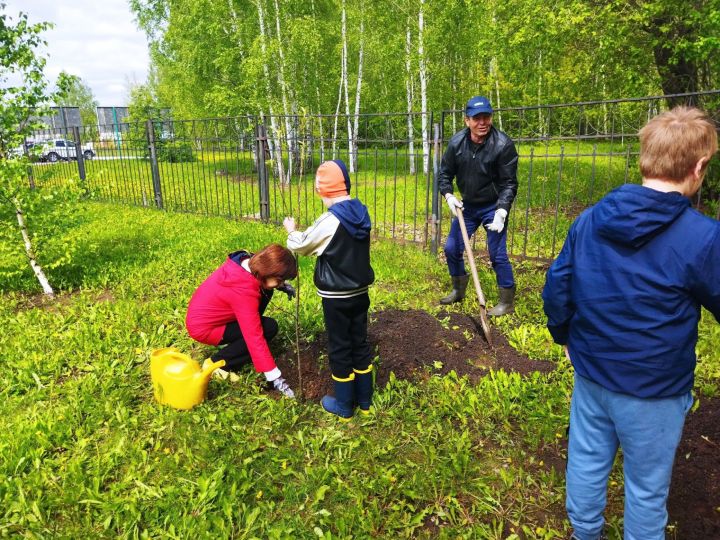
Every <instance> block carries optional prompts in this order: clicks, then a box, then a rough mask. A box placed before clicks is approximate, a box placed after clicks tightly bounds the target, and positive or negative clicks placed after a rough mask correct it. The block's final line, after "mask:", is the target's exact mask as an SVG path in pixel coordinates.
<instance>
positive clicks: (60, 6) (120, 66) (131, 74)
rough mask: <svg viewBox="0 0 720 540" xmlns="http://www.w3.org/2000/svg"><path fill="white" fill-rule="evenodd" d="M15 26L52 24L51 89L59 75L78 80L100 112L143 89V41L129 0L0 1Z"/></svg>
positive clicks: (49, 48) (49, 53)
mask: <svg viewBox="0 0 720 540" xmlns="http://www.w3.org/2000/svg"><path fill="white" fill-rule="evenodd" d="M0 2H4V3H5V4H6V7H5V10H4V11H5V13H6V14H7V15H8V16H9V17H11V18H12V19H13V20H14V21H16V20H17V18H16V17H17V14H18V13H19V12H20V11H23V12H25V13H27V14H28V17H29V19H30V22H33V23H37V22H42V21H47V22H52V23H54V25H55V27H54V28H53V29H51V30H48V31H47V32H44V33H43V38H44V39H45V41H47V44H48V46H47V48H46V49H45V51H44V52H45V53H46V54H45V56H46V58H47V64H46V66H45V74H46V76H47V78H48V80H49V81H51V83H52V84H51V86H54V82H55V81H56V80H57V76H58V74H59V73H60V72H61V71H63V70H64V71H66V72H67V73H70V74H72V75H77V76H78V77H80V78H81V79H82V80H83V82H84V83H85V84H87V85H88V86H89V87H90V89H91V90H92V92H93V94H94V95H95V99H96V100H97V102H98V104H99V105H100V106H101V107H112V106H124V105H127V102H128V93H129V86H130V85H131V84H139V83H144V82H145V80H146V78H147V72H148V66H149V63H150V59H149V54H148V46H147V39H146V37H145V34H144V33H143V32H142V31H140V30H138V28H137V25H136V24H135V22H134V14H133V13H132V12H131V11H130V7H129V5H128V2H127V0H72V1H67V0H0Z"/></svg>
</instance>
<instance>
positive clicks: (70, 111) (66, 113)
mask: <svg viewBox="0 0 720 540" xmlns="http://www.w3.org/2000/svg"><path fill="white" fill-rule="evenodd" d="M33 120H37V121H39V122H41V123H43V124H44V125H45V127H44V128H43V129H41V130H40V131H37V132H36V133H35V135H34V136H35V138H38V139H52V138H54V137H67V136H68V135H70V136H71V134H70V131H71V130H72V128H74V127H81V126H82V118H81V117H80V107H50V108H49V112H48V114H45V115H43V116H37V117H34V118H33Z"/></svg>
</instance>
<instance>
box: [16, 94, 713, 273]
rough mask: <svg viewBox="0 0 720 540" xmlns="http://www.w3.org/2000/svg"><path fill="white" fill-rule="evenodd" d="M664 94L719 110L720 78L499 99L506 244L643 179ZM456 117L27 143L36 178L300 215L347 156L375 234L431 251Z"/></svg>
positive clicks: (703, 202)
mask: <svg viewBox="0 0 720 540" xmlns="http://www.w3.org/2000/svg"><path fill="white" fill-rule="evenodd" d="M671 99H672V101H673V102H674V103H677V102H683V101H687V102H688V103H693V104H699V105H700V106H701V107H703V108H704V109H705V110H707V111H708V112H709V113H710V115H711V116H712V117H713V118H714V119H715V120H716V121H718V119H720V90H718V91H713V92H705V93H699V94H680V95H676V96H656V97H646V98H636V99H621V100H612V101H594V102H585V103H574V104H561V105H541V106H534V107H509V108H501V109H497V111H496V113H495V115H494V124H495V126H496V127H497V128H499V129H501V130H503V131H505V132H506V133H508V134H509V135H510V136H511V137H512V138H513V139H514V140H515V142H516V146H517V148H518V153H519V155H520V160H519V169H518V180H519V184H520V188H519V191H518V194H517V197H516V199H515V203H514V204H513V207H512V210H511V214H510V216H509V219H508V249H509V252H510V254H511V255H513V256H518V257H524V258H537V259H542V260H549V259H552V258H554V257H555V255H556V254H557V252H558V250H559V248H560V246H561V242H562V240H563V239H564V237H565V234H566V233H567V229H568V227H569V225H570V223H571V222H572V220H573V219H574V218H575V217H576V216H577V215H578V214H579V212H581V211H582V210H583V209H584V208H587V207H588V206H590V205H592V204H593V203H594V202H596V201H597V200H598V199H599V198H601V197H602V196H603V195H605V194H606V193H607V192H608V191H609V190H611V189H613V188H614V187H617V186H618V185H621V184H623V183H627V182H638V181H639V180H640V178H639V172H638V170H637V152H638V140H637V133H638V131H639V129H640V128H641V127H642V126H643V125H644V124H645V123H646V122H647V120H648V119H649V118H651V117H653V116H655V115H656V114H657V113H658V112H660V111H662V110H664V109H666V108H667V103H668V101H669V100H671ZM463 126H464V124H463V114H462V111H443V112H442V113H441V114H438V115H434V114H433V113H428V114H419V113H414V114H362V115H349V116H348V115H313V116H299V115H294V116H245V117H236V118H214V119H203V120H186V121H177V120H175V121H173V120H163V121H147V122H140V123H122V124H119V125H118V124H113V125H112V126H83V127H80V128H77V127H76V128H71V129H60V130H48V131H45V132H38V133H36V134H34V136H33V138H32V140H28V143H29V144H28V145H26V146H27V148H28V152H29V153H32V154H33V156H34V157H33V160H34V163H33V165H32V167H31V173H30V182H31V185H38V186H42V185H53V184H57V183H62V182H65V181H66V180H67V179H68V178H71V177H76V178H77V177H79V178H80V181H81V182H83V183H84V184H85V186H86V187H87V189H88V190H89V192H90V193H91V194H92V196H93V197H94V198H96V199H98V200H104V201H112V202H119V203H129V204H135V205H142V206H154V207H157V208H160V209H165V210H169V211H180V212H192V213H201V214H205V215H215V216H225V217H228V218H235V219H257V220H262V221H265V222H269V223H274V224H278V225H279V224H280V223H281V222H282V219H283V217H284V216H288V215H291V216H294V217H295V219H296V221H297V222H298V226H299V227H303V228H304V227H306V226H308V225H309V224H311V223H312V222H313V220H314V219H315V218H316V217H317V216H319V215H320V214H321V213H322V212H323V211H324V208H323V206H322V202H321V201H320V199H319V198H318V197H317V196H316V195H315V194H314V173H315V169H316V168H317V166H318V165H319V164H320V163H321V162H322V161H324V160H327V159H343V160H344V161H345V162H346V163H347V164H348V167H349V170H350V172H351V178H352V182H353V188H352V194H353V195H354V196H357V197H359V198H360V199H361V200H362V201H363V202H364V203H365V204H366V205H367V207H368V209H369V210H370V214H371V218H372V220H373V234H374V235H375V237H377V238H388V239H393V240H396V241H401V242H413V243H417V244H419V245H421V246H426V247H428V248H430V249H431V250H433V251H437V249H438V248H439V246H441V245H442V242H443V240H444V238H445V236H446V234H447V232H448V230H449V221H450V220H449V219H448V218H449V212H448V211H447V209H446V208H445V205H444V203H443V201H442V199H441V198H440V197H438V193H437V188H436V184H435V171H436V170H437V168H438V166H439V163H440V159H441V157H442V151H443V149H444V143H445V142H446V141H447V140H448V139H449V137H450V136H451V135H452V134H453V133H454V132H455V131H457V130H459V129H461V128H462V127H463ZM719 176H720V175H719V174H718V167H717V166H716V164H713V166H712V167H711V170H710V171H709V173H708V181H707V182H706V184H705V185H706V186H707V187H706V192H705V193H701V194H699V196H698V197H697V199H696V200H695V201H694V202H695V204H696V205H697V206H698V207H700V208H701V210H703V211H705V212H707V213H710V214H712V215H714V216H716V217H717V216H718V214H719V213H720V199H719V198H718V193H719V192H720V182H719V181H718V177H719ZM707 190H710V191H709V192H708V191H707ZM476 241H480V242H484V237H483V236H482V235H481V236H480V238H476ZM479 248H480V251H482V246H479Z"/></svg>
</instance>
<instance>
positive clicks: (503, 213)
mask: <svg viewBox="0 0 720 540" xmlns="http://www.w3.org/2000/svg"><path fill="white" fill-rule="evenodd" d="M506 217H507V210H505V209H504V208H498V209H497V210H495V217H494V218H493V221H492V223H490V224H489V225H487V230H488V231H495V232H496V233H501V232H502V230H503V229H504V228H505V218H506Z"/></svg>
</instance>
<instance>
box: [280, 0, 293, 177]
mask: <svg viewBox="0 0 720 540" xmlns="http://www.w3.org/2000/svg"><path fill="white" fill-rule="evenodd" d="M275 31H276V33H277V43H278V56H279V57H280V94H281V96H282V104H283V119H284V121H285V136H286V137H287V148H288V167H287V176H286V177H283V178H282V179H281V181H282V183H283V184H284V185H288V184H290V176H291V175H292V171H293V158H294V156H295V154H296V152H297V148H296V146H297V145H296V144H295V141H296V139H297V136H296V134H295V133H294V129H293V127H292V123H291V121H290V120H291V119H290V109H289V108H288V90H287V84H286V82H285V53H284V51H283V40H282V35H281V33H280V6H279V4H278V0H275Z"/></svg>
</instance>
